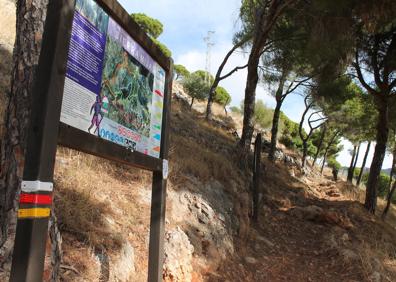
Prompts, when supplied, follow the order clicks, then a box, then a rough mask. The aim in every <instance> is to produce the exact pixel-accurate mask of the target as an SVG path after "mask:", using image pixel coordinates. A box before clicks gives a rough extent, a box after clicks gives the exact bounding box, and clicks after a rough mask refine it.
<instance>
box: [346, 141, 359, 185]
mask: <svg viewBox="0 0 396 282" xmlns="http://www.w3.org/2000/svg"><path fill="white" fill-rule="evenodd" d="M356 148H357V146H356V145H353V152H352V158H351V164H350V165H349V168H348V176H347V181H348V182H350V183H352V179H353V164H354V163H355V156H356Z"/></svg>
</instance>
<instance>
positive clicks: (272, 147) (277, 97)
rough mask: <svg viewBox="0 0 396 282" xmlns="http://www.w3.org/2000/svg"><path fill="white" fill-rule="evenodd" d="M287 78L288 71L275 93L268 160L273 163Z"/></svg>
mask: <svg viewBox="0 0 396 282" xmlns="http://www.w3.org/2000/svg"><path fill="white" fill-rule="evenodd" d="M286 76H287V71H285V70H283V71H282V75H281V78H280V80H279V85H278V89H277V90H276V93H275V100H276V106H275V109H274V115H273V118H272V128H271V144H270V151H269V154H268V158H269V159H270V160H272V161H273V160H275V151H276V141H277V140H278V128H279V117H280V109H281V107H282V103H283V100H284V99H285V96H283V88H284V86H285V81H286Z"/></svg>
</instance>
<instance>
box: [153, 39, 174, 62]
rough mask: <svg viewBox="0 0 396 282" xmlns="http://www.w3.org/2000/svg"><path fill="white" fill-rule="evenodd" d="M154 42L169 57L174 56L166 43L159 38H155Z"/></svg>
mask: <svg viewBox="0 0 396 282" xmlns="http://www.w3.org/2000/svg"><path fill="white" fill-rule="evenodd" d="M153 41H154V43H155V44H156V45H157V46H158V48H159V49H160V50H161V51H162V53H163V54H164V55H165V56H167V57H168V58H170V57H172V52H171V50H169V48H168V47H166V45H165V44H163V43H161V42H159V41H158V40H157V39H155V38H153Z"/></svg>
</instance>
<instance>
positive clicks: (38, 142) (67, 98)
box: [10, 0, 173, 282]
mask: <svg viewBox="0 0 396 282" xmlns="http://www.w3.org/2000/svg"><path fill="white" fill-rule="evenodd" d="M85 40H87V41H85ZM91 43H92V44H91ZM69 45H70V49H69ZM76 52H77V53H76ZM106 52H108V53H109V54H110V55H109V54H108V53H106ZM105 55H106V56H107V57H109V56H114V58H116V59H117V60H118V61H117V60H109V62H110V63H109V62H107V63H108V64H107V65H106V61H105V60H106V59H107V57H106V56H105ZM86 58H88V60H87V61H86V60H85V59H86ZM112 58H113V57H111V59H112ZM79 60H81V61H79ZM114 61H117V62H118V63H117V65H116V66H113V67H112V65H111V63H112V62H114ZM92 62H93V64H92V66H89V67H88V68H87V69H86V70H85V69H84V67H86V64H89V63H92ZM109 66H110V67H109ZM123 67H125V68H126V69H127V70H128V75H129V76H128V77H126V78H125V76H122V78H123V79H124V80H122V79H121V80H117V79H113V80H109V79H107V80H106V79H105V80H104V82H103V83H101V80H102V79H103V77H104V76H105V75H106V74H109V73H110V74H112V75H113V73H115V72H116V71H117V70H119V69H121V68H123ZM79 68H80V69H79ZM131 69H132V70H133V71H134V73H129V71H131ZM105 70H106V71H107V72H106V73H105ZM112 70H113V71H112ZM90 72H91V73H90ZM125 73H126V72H123V73H122V74H120V76H121V75H125ZM73 76H74V77H73ZM172 77H173V63H172V60H171V59H170V58H167V57H165V56H164V55H163V53H162V52H161V51H160V49H159V48H158V46H157V45H155V44H154V43H153V41H152V40H151V39H150V38H149V37H148V36H147V35H146V34H145V33H144V32H143V31H142V30H141V29H140V27H139V26H138V25H137V24H136V23H135V22H134V21H133V20H132V18H131V17H130V15H129V14H128V13H127V12H126V11H125V10H124V9H123V8H122V7H121V6H120V4H118V2H117V1H116V0H96V1H94V0H64V1H55V0H54V1H49V5H48V10H47V19H46V23H45V29H44V34H43V42H42V50H41V54H40V59H39V65H38V68H37V77H36V81H35V85H34V89H33V93H32V97H33V98H32V108H31V125H30V127H29V134H28V144H27V149H26V155H25V167H24V175H23V181H22V184H21V190H22V191H21V194H20V200H19V211H18V222H17V231H16V238H15V246H14V254H13V261H12V267H11V276H10V281H12V282H21V281H29V282H31V281H32V282H36V281H37V282H38V281H42V277H43V268H44V258H45V246H46V240H47V232H48V221H49V216H50V213H51V206H52V192H53V183H52V182H53V174H54V164H55V156H56V147H57V144H61V145H63V146H66V147H69V148H72V149H76V150H79V151H82V152H85V153H89V154H93V155H96V156H99V157H102V158H106V159H109V160H113V161H116V162H119V163H124V164H128V165H130V166H133V167H137V168H142V169H145V170H149V171H152V172H153V182H152V203H151V220H150V245H149V269H148V272H149V273H148V280H149V281H150V282H158V281H161V280H162V264H163V239H164V228H165V202H166V178H167V174H168V161H167V158H168V148H169V116H170V100H171V89H172ZM116 78H119V77H118V76H117V77H116ZM125 80H126V81H127V82H126V85H121V86H122V91H118V92H117V93H114V91H112V90H111V89H110V90H108V89H106V90H104V87H108V88H110V86H109V84H110V83H112V82H116V81H117V83H118V81H125ZM122 83H124V82H122ZM116 86H119V85H116ZM121 86H120V87H121ZM133 87H134V88H133ZM136 89H138V90H136ZM107 90H108V93H107V92H106V91H107ZM73 95H74V96H73ZM79 95H81V97H80V96H79ZM106 95H107V96H106ZM92 97H93V98H92ZM126 97H127V98H129V100H127V98H126ZM90 98H91V100H92V102H87V101H90ZM136 98H138V99H139V100H138V103H141V105H140V107H139V109H140V110H142V108H144V112H142V113H137V114H136V112H133V110H135V109H132V110H130V111H131V112H130V113H129V116H127V117H124V116H122V115H121V116H120V114H119V112H117V111H118V107H119V106H120V102H119V101H120V100H121V99H124V101H123V104H122V105H125V103H128V101H129V102H130V101H132V100H133V99H135V100H133V101H136ZM112 99H113V100H112ZM65 103H68V104H67V106H65ZM80 103H81V104H80ZM84 103H85V104H84ZM87 103H93V104H92V106H91V104H87ZM111 103H113V104H111ZM131 103H132V102H131ZM142 103H143V104H142ZM144 103H145V104H144ZM110 104H111V106H109V105H110ZM131 105H132V104H131ZM64 106H65V107H64ZM73 106H75V108H76V109H78V110H77V111H78V114H76V115H74V116H73ZM109 107H110V109H111V110H109ZM111 107H112V108H111ZM64 108H65V110H64ZM131 108H132V107H129V108H128V109H131ZM82 111H85V113H83V112H82ZM110 111H113V112H112V115H110V114H109V112H110ZM120 112H121V113H125V111H124V110H123V111H120ZM84 114H85V116H84ZM81 115H82V116H83V118H81V120H79V118H80V116H81ZM67 118H69V120H67ZM123 118H124V120H122V119H123ZM91 119H92V123H91V125H90V126H89V127H88V126H87V122H91ZM120 119H121V120H122V121H121V120H120ZM131 119H132V121H131ZM133 119H134V120H133ZM102 120H105V122H102ZM101 122H102V123H101ZM128 122H129V123H128ZM144 122H146V123H144ZM133 123H135V124H133ZM102 124H103V125H102ZM142 124H143V125H144V127H143V128H142ZM128 126H129V127H128ZM91 129H95V131H94V132H91V131H90V130H91ZM112 130H113V131H112ZM133 138H135V139H133ZM139 142H140V143H139Z"/></svg>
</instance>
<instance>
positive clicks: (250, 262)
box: [245, 257, 257, 264]
mask: <svg viewBox="0 0 396 282" xmlns="http://www.w3.org/2000/svg"><path fill="white" fill-rule="evenodd" d="M245 261H246V262H247V263H249V264H256V263H257V260H256V259H255V258H253V257H245Z"/></svg>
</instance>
